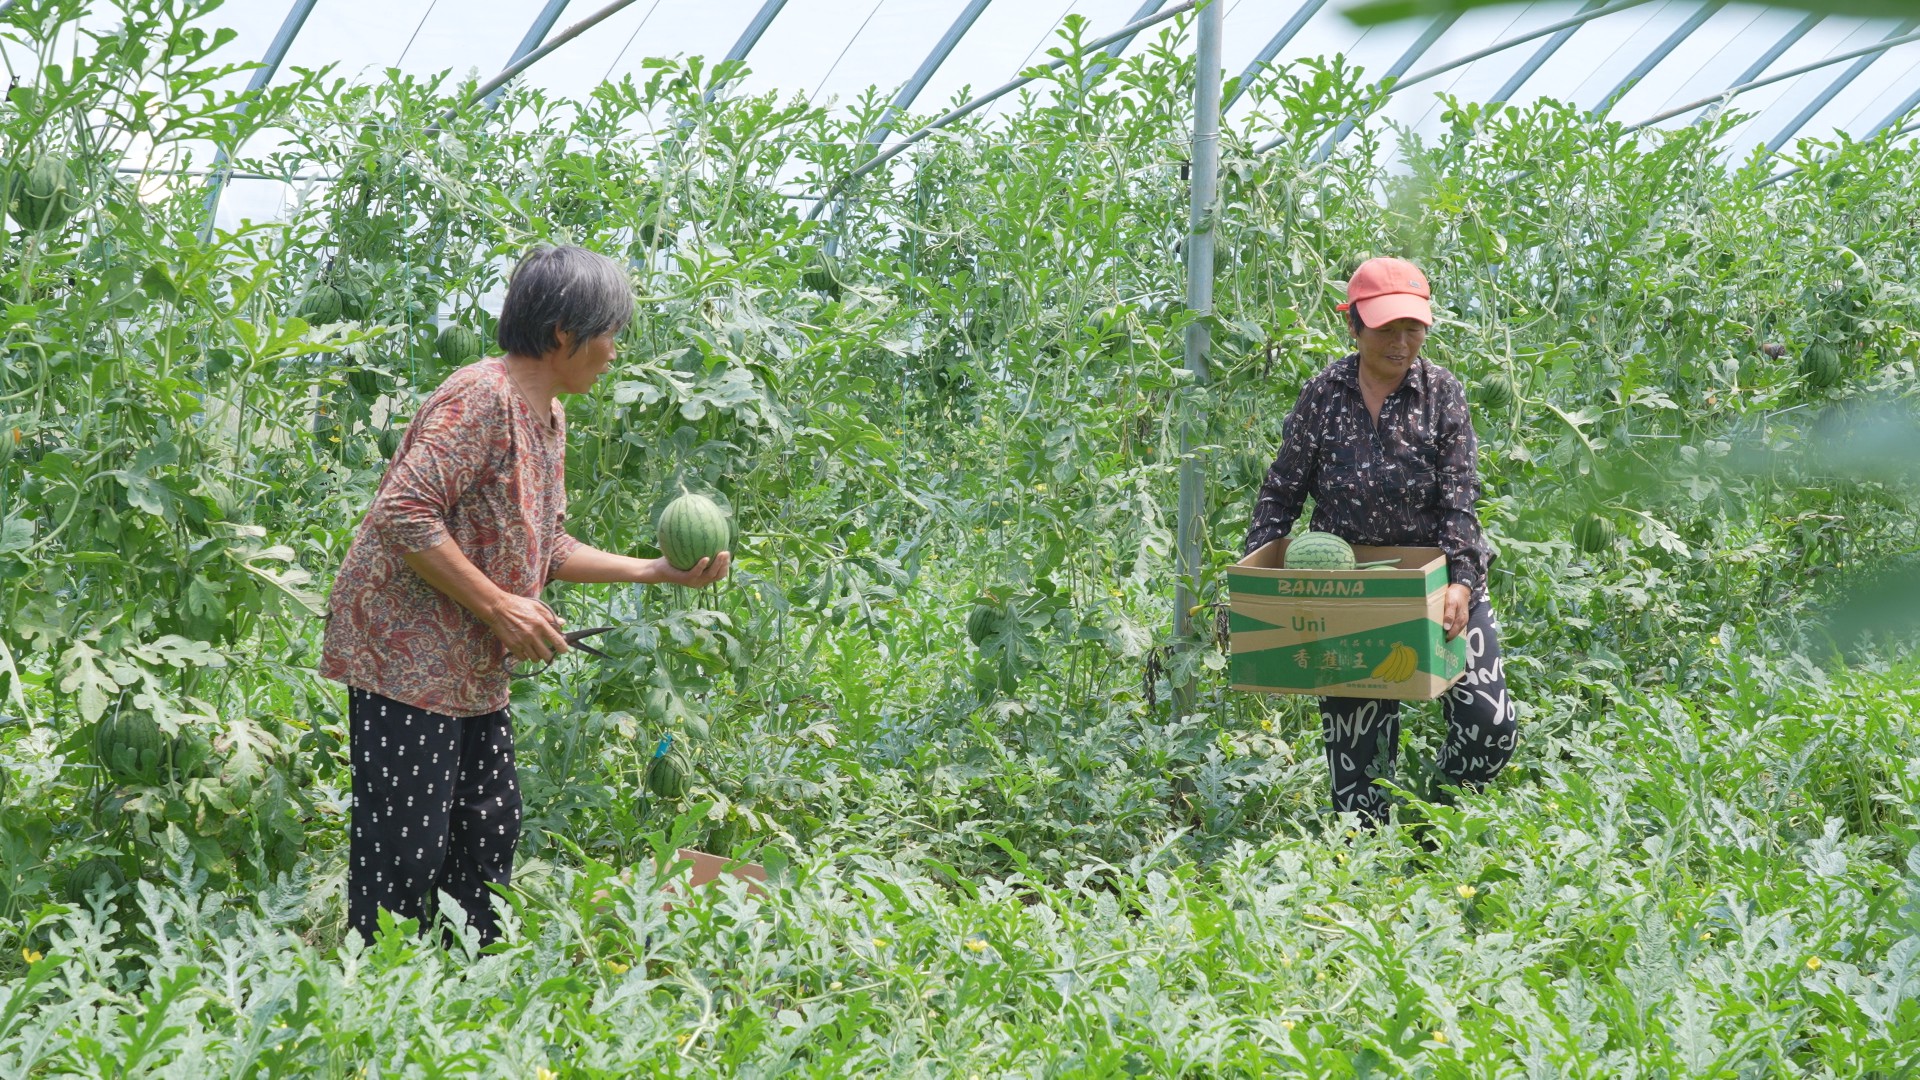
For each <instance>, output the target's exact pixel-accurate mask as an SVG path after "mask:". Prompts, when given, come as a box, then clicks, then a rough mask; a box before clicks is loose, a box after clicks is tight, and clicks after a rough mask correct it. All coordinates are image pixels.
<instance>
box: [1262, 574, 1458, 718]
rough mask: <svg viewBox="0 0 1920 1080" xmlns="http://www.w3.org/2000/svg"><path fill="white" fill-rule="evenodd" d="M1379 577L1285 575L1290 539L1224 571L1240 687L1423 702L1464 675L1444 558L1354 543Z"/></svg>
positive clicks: (1440, 692) (1282, 692)
mask: <svg viewBox="0 0 1920 1080" xmlns="http://www.w3.org/2000/svg"><path fill="white" fill-rule="evenodd" d="M1353 554H1354V558H1355V559H1356V560H1358V561H1359V562H1362V563H1367V562H1374V561H1377V560H1381V559H1392V560H1394V563H1393V565H1391V566H1384V567H1380V568H1378V569H1373V570H1283V569H1281V568H1280V567H1281V566H1282V565H1284V564H1285V562H1286V555H1287V541H1286V540H1275V541H1274V542H1273V543H1271V544H1268V545H1266V546H1265V547H1262V548H1260V549H1259V550H1258V551H1255V552H1252V553H1251V554H1249V555H1248V556H1247V557H1246V558H1244V559H1242V560H1240V562H1239V563H1237V564H1235V565H1234V566H1232V567H1230V568H1229V569H1228V570H1227V590H1228V594H1229V596H1228V607H1229V612H1230V616H1231V618H1230V629H1231V634H1232V638H1231V642H1230V644H1231V646H1232V656H1231V658H1230V661H1229V666H1228V674H1229V675H1230V676H1231V677H1232V679H1233V688H1234V689H1235V690H1253V691H1257V692H1260V693H1267V694H1313V695H1316V696H1320V697H1364V698H1392V699H1396V700H1401V701H1424V700H1426V699H1428V698H1436V697H1439V696H1440V695H1441V694H1443V693H1445V692H1446V690H1447V688H1448V687H1449V686H1452V685H1453V684H1454V683H1455V682H1458V681H1459V679H1460V676H1462V675H1464V674H1465V673H1466V669H1467V645H1466V641H1465V639H1464V638H1455V639H1454V640H1452V641H1448V640H1447V631H1446V627H1445V626H1444V625H1443V624H1442V622H1441V614H1442V606H1443V604H1444V603H1445V595H1446V588H1447V560H1446V557H1445V556H1444V555H1442V554H1441V552H1440V549H1438V548H1429V547H1363V546H1361V545H1358V544H1356V545H1354V548H1353Z"/></svg>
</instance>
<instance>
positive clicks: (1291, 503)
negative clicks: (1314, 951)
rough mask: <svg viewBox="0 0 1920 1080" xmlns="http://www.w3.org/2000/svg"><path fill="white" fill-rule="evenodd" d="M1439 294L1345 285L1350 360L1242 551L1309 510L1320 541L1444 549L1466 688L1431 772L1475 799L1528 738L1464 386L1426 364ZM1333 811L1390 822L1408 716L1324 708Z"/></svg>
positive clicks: (1331, 371)
mask: <svg viewBox="0 0 1920 1080" xmlns="http://www.w3.org/2000/svg"><path fill="white" fill-rule="evenodd" d="M1431 297H1432V292H1431V290H1430V289H1429V288H1428V286H1427V278H1426V275H1425V274H1422V273H1421V272H1420V268H1419V267H1417V266H1415V265H1413V264H1412V263H1410V262H1407V261H1406V260H1404V259H1369V260H1367V261H1366V262H1364V263H1362V264H1361V265H1360V268H1359V269H1358V270H1356V271H1354V274H1353V278H1352V280H1351V281H1349V282H1348V283H1347V302H1346V303H1344V304H1341V305H1340V310H1342V311H1344V312H1346V313H1347V324H1348V328H1349V330H1350V331H1351V332H1352V334H1353V340H1354V352H1353V353H1351V354H1349V355H1348V356H1345V357H1343V358H1341V359H1339V360H1335V361H1334V362H1333V363H1331V364H1328V365H1327V367H1326V368H1325V369H1324V370H1323V371H1321V372H1320V374H1318V375H1316V376H1314V377H1313V378H1312V379H1309V380H1308V381H1307V384H1306V386H1304V387H1302V388H1301V390H1300V398H1299V400H1298V401H1297V402H1296V403H1295V404H1294V407H1293V411H1292V412H1291V413H1289V414H1288V415H1287V419H1286V425H1285V427H1284V428H1283V432H1282V437H1281V444H1280V453H1279V456H1278V457H1276V458H1275V459H1274V462H1273V464H1272V465H1271V466H1270V467H1269V468H1268V469H1267V476H1266V481H1265V482H1264V483H1262V484H1261V485H1260V497H1259V501H1258V502H1257V503H1256V505H1255V507H1254V512H1253V526H1252V528H1251V529H1249V530H1248V532H1247V541H1246V547H1245V550H1246V551H1253V550H1255V549H1257V548H1259V547H1260V546H1262V545H1264V544H1267V543H1270V542H1272V541H1274V540H1276V539H1279V538H1280V537H1282V536H1285V535H1287V534H1288V533H1289V532H1290V531H1292V529H1293V523H1294V519H1295V518H1297V517H1298V516H1299V514H1300V508H1301V506H1302V505H1303V504H1304V503H1305V502H1306V498H1307V496H1309V495H1311V496H1313V522H1312V527H1313V528H1314V529H1316V530H1319V531H1321V532H1330V533H1333V534H1334V535H1336V536H1338V537H1340V538H1341V539H1343V540H1346V541H1347V542H1348V543H1353V544H1370V545H1377V546H1402V545H1421V546H1428V547H1437V548H1439V549H1440V550H1441V551H1442V552H1444V553H1445V555H1446V558H1447V574H1448V577H1449V584H1448V585H1447V590H1446V602H1445V608H1444V621H1445V623H1446V631H1447V637H1448V639H1449V640H1451V639H1453V638H1455V637H1458V636H1459V635H1460V634H1462V633H1464V634H1466V635H1467V672H1466V675H1465V676H1464V677H1463V678H1462V679H1461V680H1460V681H1459V682H1458V683H1456V684H1454V686H1453V687H1452V688H1451V689H1450V690H1448V691H1447V694H1446V696H1445V699H1444V708H1445V711H1446V718H1447V739H1446V742H1445V744H1444V745H1443V746H1442V747H1441V749H1440V754H1439V758H1438V760H1437V761H1436V762H1435V767H1436V771H1437V772H1439V774H1440V775H1441V777H1442V778H1443V780H1444V781H1445V782H1446V783H1449V784H1453V785H1455V786H1459V787H1469V788H1471V787H1476V786H1478V785H1481V784H1485V783H1486V782H1487V781H1489V780H1492V779H1493V777H1494V775H1495V774H1496V773H1498V772H1499V771H1500V769H1501V767H1502V766H1504V765H1505V764H1506V763H1507V759H1508V758H1510V757H1512V756H1513V748H1514V745H1515V743H1516V742H1517V740H1518V732H1519V728H1518V724H1517V722H1516V720H1515V717H1514V707H1513V702H1512V700H1511V699H1510V698H1509V697H1508V696H1507V681H1506V675H1505V673H1504V672H1503V670H1502V668H1501V663H1500V642H1499V635H1498V632H1497V628H1496V626H1495V623H1494V618H1493V609H1492V608H1491V607H1490V606H1489V604H1488V602H1487V592H1486V581H1487V568H1488V566H1489V565H1490V564H1491V563H1492V561H1493V552H1492V549H1491V548H1489V547H1488V546H1487V541H1486V537H1485V535H1484V534H1483V533H1482V532H1481V529H1480V519H1479V517H1478V516H1477V515H1476V513H1475V511H1474V504H1475V502H1477V501H1478V499H1479V497H1480V474H1479V467H1478V464H1477V461H1476V446H1475V441H1474V435H1473V422H1472V420H1471V419H1470V418H1469V417H1468V414H1467V397H1466V393H1465V391H1464V390H1462V388H1461V386H1460V380H1459V379H1457V378H1455V377H1454V376H1453V374H1452V373H1451V372H1449V371H1447V370H1446V369H1445V368H1443V367H1440V366H1439V365H1438V364H1435V363H1433V362H1431V361H1429V360H1426V359H1423V358H1422V357H1421V356H1420V349H1421V347H1422V346H1423V345H1425V344H1426V340H1427V331H1428V329H1429V328H1430V327H1432V326H1433V306H1432V304H1431V302H1430V301H1431ZM1320 717H1321V722H1322V726H1323V728H1324V731H1325V735H1326V744H1327V764H1328V766H1329V768H1330V770H1331V772H1332V780H1333V806H1334V809H1335V810H1336V811H1349V810H1350V811H1353V812H1355V813H1357V814H1359V815H1361V816H1362V817H1363V818H1366V819H1368V820H1369V821H1378V820H1380V819H1382V818H1384V817H1385V816H1386V812H1387V796H1386V792H1385V791H1384V790H1383V789H1381V788H1380V787H1378V786H1376V785H1375V784H1374V783H1373V781H1374V779H1375V778H1383V777H1390V776H1392V775H1393V767H1394V760H1395V757H1396V755H1397V753H1398V750H1399V744H1400V703H1399V702H1397V701H1382V700H1373V699H1369V698H1321V699H1320Z"/></svg>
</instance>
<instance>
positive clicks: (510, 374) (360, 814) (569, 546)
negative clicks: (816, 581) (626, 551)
mask: <svg viewBox="0 0 1920 1080" xmlns="http://www.w3.org/2000/svg"><path fill="white" fill-rule="evenodd" d="M633 303H634V302H633V288H632V285H631V284H630V283H629V282H628V280H627V275H626V271H625V270H624V269H622V268H621V266H620V265H619V264H618V263H616V262H614V261H613V260H611V259H609V258H607V257H605V256H603V255H598V254H595V253H593V252H590V251H587V250H585V249H583V248H577V247H560V248H540V249H537V250H535V251H533V252H532V253H530V254H529V255H527V257H526V258H525V259H524V260H523V261H522V262H521V263H520V265H519V266H518V267H516V268H515V269H514V272H513V276H512V278H511V279H510V280H509V282H508V286H507V298H506V301H505V303H504V305H503V306H502V308H501V312H500V330H499V345H500V348H501V350H502V351H503V353H504V355H502V356H498V357H494V358H491V359H486V360H480V361H476V362H475V363H473V364H470V365H468V366H466V367H464V368H461V369H460V370H459V371H456V372H454V373H453V374H452V375H451V376H449V377H448V378H447V381H446V382H445V383H443V384H441V386H440V388H439V389H438V390H436V391H434V393H433V395H432V396H430V397H429V398H427V400H426V402H425V403H424V404H422V405H421V406H420V408H419V410H418V412H417V413H416V414H415V416H414V418H413V422H412V423H411V424H409V425H408V427H407V432H406V435H405V437H404V438H403V439H402V440H401V443H400V449H399V452H398V453H396V454H395V455H394V459H393V461H392V462H391V463H390V464H389V465H388V466H387V472H386V475H385V476H384V477H382V478H381V480H380V487H379V490H378V491H377V492H376V493H375V495H374V499H373V506H372V507H371V508H370V509H369V510H368V511H367V516H366V518H365V520H363V521H362V522H361V523H360V529H359V532H358V533H357V534H356V535H355V536H354V540H353V545H352V547H350V548H349V549H348V551H347V557H346V561H345V562H343V563H342V564H341V567H340V573H339V575H338V577H336V578H335V580H334V585H333V592H332V594H331V595H330V596H329V597H328V602H327V606H328V609H329V613H328V620H327V631H326V641H325V644H324V647H323V650H322V654H321V660H320V674H321V675H323V676H325V677H326V678H329V679H334V680H337V681H339V682H343V683H346V684H347V703H348V733H349V736H350V739H351V760H352V766H353V821H352V834H351V836H350V838H349V842H348V859H349V866H348V881H347V911H348V921H349V924H350V925H351V927H352V928H353V929H355V930H358V931H359V932H360V934H361V935H362V936H363V937H364V938H366V939H367V940H369V941H371V940H372V938H373V933H374V929H375V927H376V926H377V925H378V912H379V909H381V908H386V909H387V910H389V911H392V912H393V913H394V914H396V915H398V916H400V917H402V918H411V919H419V920H422V922H424V921H425V919H426V917H427V916H428V914H429V913H430V911H431V905H432V900H433V898H434V896H435V895H436V893H437V891H445V892H446V893H448V894H449V895H451V896H453V897H454V899H455V900H457V901H458V902H459V904H460V906H461V908H462V909H463V910H464V911H465V912H466V916H467V919H468V921H469V922H470V923H472V924H473V925H474V926H475V927H476V928H477V929H478V930H479V932H480V936H481V938H482V940H483V941H491V940H493V939H494V938H495V937H496V936H497V935H498V933H499V928H498V924H497V922H496V920H495V918H494V915H493V909H492V906H491V904H490V903H489V896H488V891H489V890H488V886H491V885H498V886H505V885H506V884H507V883H508V881H509V879H510V877H511V875H512V871H513V853H514V848H515V846H516V845H517V844H518V843H519V838H520V789H519V784H518V780H517V778H516V776H515V773H514V765H513V727H512V723H511V720H510V718H509V716H508V713H507V686H508V681H509V678H510V668H511V667H512V665H513V664H514V663H515V662H516V661H520V660H547V659H551V658H552V657H553V656H554V655H555V654H556V653H562V652H566V651H567V643H566V640H565V638H564V636H563V630H562V628H561V624H560V620H559V618H558V617H557V616H555V615H554V613H553V611H552V609H550V608H548V607H547V606H546V604H544V603H542V602H541V601H540V591H541V589H542V588H543V587H544V586H545V585H546V583H547V582H549V581H553V580H559V581H577V582H646V583H661V582H671V583H674V584H679V585H687V586H692V587H699V586H703V585H707V584H710V583H712V582H714V581H717V580H719V579H720V578H721V577H723V576H725V575H726V573H727V566H728V563H729V561H730V556H729V555H728V553H726V552H722V553H720V554H719V555H718V556H716V557H715V558H713V559H711V560H701V562H700V563H699V564H698V565H696V566H695V567H693V568H692V569H691V570H686V571H680V570H675V569H673V568H672V567H671V566H669V565H668V564H667V561H666V560H665V559H635V558H629V557H627V556H624V555H613V554H609V553H607V552H604V551H597V550H595V549H593V548H590V547H588V546H586V545H585V544H582V543H580V541H578V540H575V539H574V538H573V537H571V536H569V535H567V532H566V529H565V527H564V523H565V521H566V509H567V492H566V436H567V420H566V411H565V409H563V408H562V407H561V404H560V401H559V397H558V396H559V395H560V394H581V393H585V392H587V391H588V390H589V389H590V388H592V386H593V383H594V380H595V379H597V378H599V376H600V375H601V373H603V372H605V371H606V370H607V368H608V366H609V365H611V364H612V363H613V359H614V355H615V345H614V337H615V335H617V334H619V333H620V331H621V330H623V329H625V327H626V325H627V323H628V322H629V321H630V320H631V319H632V317H633Z"/></svg>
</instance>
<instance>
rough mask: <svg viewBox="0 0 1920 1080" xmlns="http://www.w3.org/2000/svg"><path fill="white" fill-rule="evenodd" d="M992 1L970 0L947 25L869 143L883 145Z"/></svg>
mask: <svg viewBox="0 0 1920 1080" xmlns="http://www.w3.org/2000/svg"><path fill="white" fill-rule="evenodd" d="M992 2H993V0H970V2H969V3H968V4H967V6H966V10H964V11H962V12H960V17H959V18H957V19H955V20H953V25H952V26H949V27H947V32H946V33H945V34H942V35H941V36H940V40H939V41H937V42H934V45H933V51H932V52H930V53H928V54H927V58H926V59H925V60H922V61H920V66H919V68H917V69H916V70H915V71H914V73H913V78H911V79H908V80H907V84H906V85H905V86H902V87H901V88H900V92H899V93H898V94H895V95H894V96H893V103H892V104H890V105H888V106H887V111H886V112H884V113H882V114H881V115H880V123H879V124H878V125H877V126H876V127H875V128H874V129H873V132H872V133H871V134H869V135H868V136H867V143H868V145H870V146H879V145H880V144H881V143H883V142H885V141H886V139H887V135H888V133H890V132H891V131H892V130H893V122H894V120H896V119H898V118H899V116H900V114H901V113H904V112H906V111H907V110H908V109H910V108H912V107H913V102H914V99H915V98H918V97H919V96H920V92H921V91H922V90H925V89H926V88H927V83H929V82H932V81H933V75H934V72H937V71H939V70H940V65H941V64H944V63H946V62H947V57H949V56H952V55H953V50H954V49H956V48H958V47H959V45H960V39H961V38H964V37H966V36H967V31H969V30H971V29H973V24H974V22H975V21H977V20H978V19H979V18H980V13H981V12H983V11H985V10H987V5H988V4H990V3H992Z"/></svg>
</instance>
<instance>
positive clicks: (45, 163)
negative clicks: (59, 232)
mask: <svg viewBox="0 0 1920 1080" xmlns="http://www.w3.org/2000/svg"><path fill="white" fill-rule="evenodd" d="M78 188H79V184H78V183H77V182H75V180H74V176H73V170H72V168H71V167H69V166H68V164H67V161H66V159H65V158H63V157H61V156H59V155H58V154H48V155H46V156H45V157H42V158H41V159H40V160H38V161H36V162H34V163H33V165H32V166H31V167H30V168H28V169H27V171H26V172H25V173H23V174H21V175H19V176H17V177H15V178H14V181H13V200H12V206H11V207H10V210H11V211H12V213H13V219H14V220H15V221H17V222H19V223H20V226H21V227H22V228H24V229H28V230H30V231H32V232H49V231H52V230H54V229H58V228H59V227H60V226H62V225H65V224H66V223H67V219H68V218H70V217H72V216H73V212H74V210H76V209H77V208H78V207H79V191H78Z"/></svg>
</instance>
